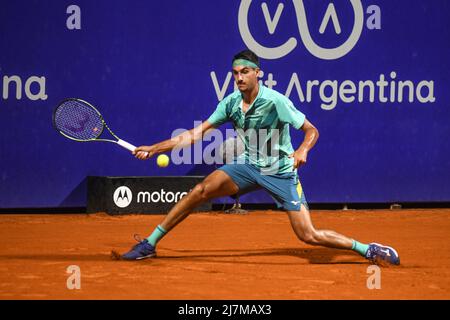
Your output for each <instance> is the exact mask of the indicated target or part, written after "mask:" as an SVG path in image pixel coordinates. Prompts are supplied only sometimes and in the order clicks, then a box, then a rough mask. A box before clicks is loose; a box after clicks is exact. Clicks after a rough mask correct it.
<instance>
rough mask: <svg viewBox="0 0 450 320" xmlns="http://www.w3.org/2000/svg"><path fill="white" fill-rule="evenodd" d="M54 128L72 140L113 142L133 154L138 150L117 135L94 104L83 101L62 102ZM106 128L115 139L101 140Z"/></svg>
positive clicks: (68, 100)
mask: <svg viewBox="0 0 450 320" xmlns="http://www.w3.org/2000/svg"><path fill="white" fill-rule="evenodd" d="M53 126H54V128H55V129H56V130H57V131H58V132H59V133H60V134H62V135H63V136H64V137H66V138H68V139H70V140H74V141H78V142H90V141H102V142H112V143H115V144H118V145H119V146H121V147H123V148H125V149H127V150H129V151H131V152H133V151H134V150H135V149H136V146H134V145H132V144H131V143H128V142H126V141H125V140H122V139H120V138H119V137H118V136H117V135H115V134H114V132H112V130H111V129H110V128H109V127H108V125H107V124H106V122H105V120H104V119H103V116H102V115H101V114H100V112H99V111H98V110H97V109H96V108H95V107H94V106H93V105H92V104H90V103H89V102H86V101H84V100H81V99H77V98H69V99H65V100H63V101H61V102H60V103H59V105H58V106H57V107H56V109H55V110H54V111H53ZM105 128H106V129H107V130H108V131H109V133H110V134H111V136H112V138H113V139H105V138H100V135H101V134H102V133H103V132H104V129H105ZM146 153H147V152H146Z"/></svg>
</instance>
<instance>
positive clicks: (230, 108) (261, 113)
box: [122, 50, 400, 265]
mask: <svg viewBox="0 0 450 320" xmlns="http://www.w3.org/2000/svg"><path fill="white" fill-rule="evenodd" d="M232 69H233V75H234V79H235V81H236V84H237V87H238V89H239V90H236V91H235V92H233V93H231V94H230V95H228V96H227V97H225V99H223V100H222V101H221V102H220V103H219V104H218V106H217V108H216V110H215V111H214V113H213V114H212V115H211V116H210V117H209V118H208V119H207V120H206V121H204V122H203V123H202V124H201V125H200V126H198V127H196V128H194V129H192V130H190V131H187V132H184V133H183V134H181V135H179V136H177V137H175V138H172V139H169V140H165V141H162V142H159V143H157V144H154V145H151V146H141V147H138V148H137V149H136V150H135V151H134V152H133V154H134V155H135V156H136V157H137V158H138V159H141V160H146V159H148V158H150V157H151V156H153V155H155V154H157V153H162V152H167V151H169V150H172V149H173V148H175V147H177V148H178V147H180V146H185V145H189V144H192V143H195V142H196V141H198V140H200V139H202V137H203V135H204V134H205V133H206V132H207V131H208V130H211V129H213V128H217V127H219V126H220V125H221V124H223V123H225V122H228V121H231V122H232V124H233V126H234V128H235V129H236V131H237V133H238V136H239V137H240V138H241V139H242V142H243V143H244V146H245V151H244V153H243V154H242V155H241V156H240V157H239V158H238V159H237V161H236V162H234V163H231V164H225V165H223V166H222V167H220V168H218V169H217V170H215V171H214V172H212V173H211V174H210V175H209V176H207V177H206V178H205V179H204V180H203V181H202V182H201V183H199V184H197V185H196V186H195V187H194V188H193V189H192V190H191V192H189V193H188V194H187V195H186V196H185V197H183V198H182V199H181V200H180V201H179V202H178V203H177V204H176V205H175V206H174V207H173V208H172V209H171V210H170V211H169V213H168V214H167V215H166V216H165V218H164V219H163V220H162V222H161V223H160V224H159V225H158V226H157V227H156V228H155V229H154V231H153V232H152V233H151V234H150V236H149V237H148V238H146V239H143V240H141V239H140V238H139V237H137V239H136V240H137V241H138V243H137V244H136V245H135V246H133V247H132V249H131V250H130V251H129V252H127V253H125V254H123V255H122V258H123V259H125V260H140V259H145V258H150V257H155V256H156V245H157V243H158V241H160V240H161V239H162V238H163V237H164V236H165V235H166V234H167V233H168V232H169V231H171V230H172V229H173V228H174V227H175V226H176V225H178V224H179V223H180V222H181V221H183V220H184V219H185V218H186V217H187V216H188V215H189V214H190V213H191V212H192V210H193V209H195V208H196V207H197V206H199V205H200V204H202V203H203V202H205V201H207V200H209V199H212V198H216V197H222V196H230V195H234V194H238V193H239V194H244V193H247V192H250V191H253V190H256V189H258V188H262V189H265V190H266V191H267V192H269V193H270V195H271V196H272V197H273V199H274V200H275V202H276V204H277V205H278V207H279V208H280V209H282V210H284V211H286V213H287V215H288V217H289V220H290V222H291V225H292V228H293V230H294V232H295V234H296V235H297V237H298V238H299V239H300V240H301V241H303V242H305V243H307V244H310V245H315V246H324V247H329V248H336V249H346V250H354V251H355V252H357V253H359V254H360V255H362V256H363V257H365V258H367V259H368V260H370V261H371V262H373V263H378V264H391V265H398V264H400V258H399V255H398V254H397V252H396V251H395V250H394V249H393V248H392V247H389V246H385V245H380V244H377V243H369V244H364V243H360V242H358V241H356V240H354V239H351V238H349V237H346V236H344V235H341V234H339V233H337V232H335V231H331V230H318V229H316V228H315V227H314V225H313V223H312V221H311V217H310V213H309V209H308V204H307V201H306V198H305V194H304V192H303V188H302V185H301V184H300V181H299V178H298V175H297V169H298V168H299V167H300V166H302V165H304V164H305V163H306V162H307V158H308V152H309V151H310V150H311V148H312V147H313V146H314V145H315V143H316V141H317V139H318V137H319V132H318V130H317V129H316V128H315V127H314V125H313V124H312V123H311V122H309V121H308V120H307V119H306V117H305V115H304V114H303V113H301V112H300V111H299V110H297V109H296V108H295V107H294V105H293V103H292V102H291V101H290V100H289V99H288V98H286V97H285V96H284V95H282V94H280V93H278V92H276V91H275V90H272V89H269V88H267V87H265V86H263V84H262V82H258V73H259V71H260V62H259V58H258V56H256V54H255V53H253V52H252V51H250V50H244V51H242V52H240V53H238V54H236V55H235V56H234V58H233V60H232ZM289 126H293V127H294V128H295V129H296V130H302V131H303V133H304V140H303V142H302V144H301V145H300V146H299V147H298V148H297V149H296V150H294V149H293V147H292V144H291V138H290V133H289ZM262 131H264V132H265V133H266V135H265V136H264V138H262V139H260V140H259V141H258V143H252V141H255V140H252V139H253V138H254V136H255V135H258V134H259V132H262ZM248 132H250V133H248ZM145 152H147V153H145ZM135 238H136V236H135Z"/></svg>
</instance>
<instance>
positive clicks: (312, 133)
mask: <svg viewBox="0 0 450 320" xmlns="http://www.w3.org/2000/svg"><path fill="white" fill-rule="evenodd" d="M300 129H301V130H302V131H303V132H304V133H305V138H304V139H303V142H302V144H301V145H300V147H298V149H297V150H295V152H294V153H292V154H291V155H290V156H289V157H290V158H294V169H296V168H298V167H300V166H302V165H304V164H305V163H306V161H307V158H308V152H309V150H311V149H312V147H314V145H315V144H316V142H317V139H318V138H319V130H317V128H316V127H315V126H314V125H313V124H312V123H311V122H309V121H308V119H306V118H305V122H304V123H303V125H302V126H301V127H300Z"/></svg>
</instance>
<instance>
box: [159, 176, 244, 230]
mask: <svg viewBox="0 0 450 320" xmlns="http://www.w3.org/2000/svg"><path fill="white" fill-rule="evenodd" d="M238 191H239V188H238V186H237V185H236V184H235V183H234V181H233V180H232V179H231V178H230V176H228V174H226V173H225V172H224V171H222V170H215V171H214V172H212V173H211V174H210V175H209V176H207V177H206V178H205V179H204V180H203V181H202V182H200V183H199V184H197V185H196V186H195V187H194V188H193V189H192V190H191V191H190V192H189V193H188V194H187V195H186V196H184V197H183V198H181V200H180V201H179V202H178V203H177V204H176V205H175V206H174V207H173V208H172V209H171V210H170V211H169V213H168V214H167V216H166V217H165V218H164V220H163V221H162V223H161V224H160V226H161V227H162V228H164V230H166V231H170V230H171V229H173V228H174V227H175V226H176V225H177V224H179V223H180V222H181V221H183V220H184V219H185V218H186V217H187V216H188V215H189V214H190V213H191V212H192V210H194V209H195V208H196V207H198V206H199V205H201V204H202V203H204V202H206V201H208V200H210V199H212V198H218V197H223V196H229V195H233V194H236V193H237V192H238Z"/></svg>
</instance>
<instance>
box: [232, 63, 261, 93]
mask: <svg viewBox="0 0 450 320" xmlns="http://www.w3.org/2000/svg"><path fill="white" fill-rule="evenodd" d="M258 73H259V69H254V68H250V67H245V66H237V67H233V76H234V81H236V84H237V86H238V89H239V91H241V92H245V91H251V90H253V88H254V87H255V86H256V85H257V84H258Z"/></svg>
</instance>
